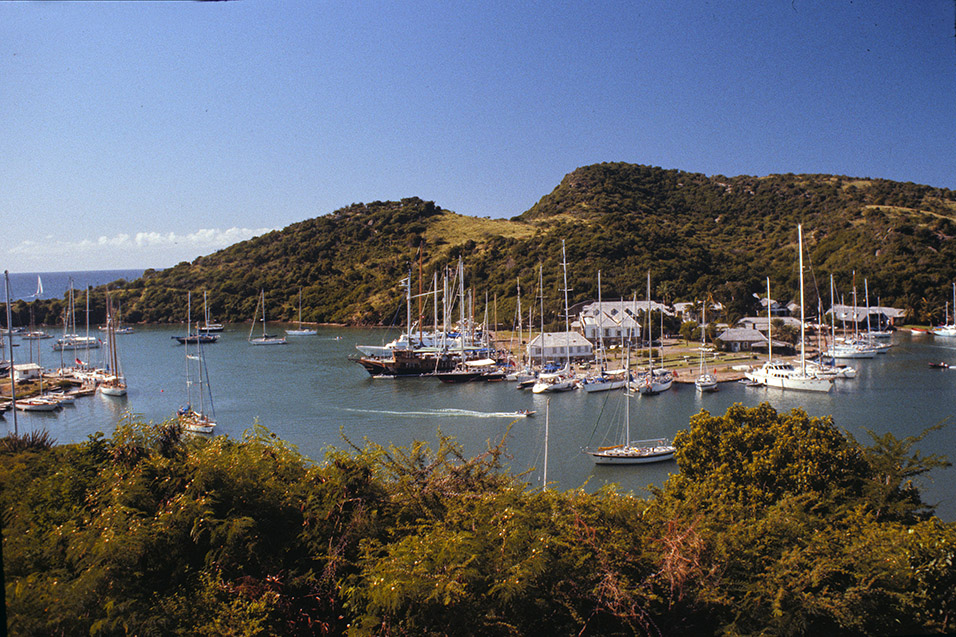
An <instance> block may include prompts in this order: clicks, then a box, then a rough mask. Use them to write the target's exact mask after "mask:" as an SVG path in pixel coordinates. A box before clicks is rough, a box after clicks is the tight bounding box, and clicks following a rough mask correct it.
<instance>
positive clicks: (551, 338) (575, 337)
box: [528, 332, 593, 347]
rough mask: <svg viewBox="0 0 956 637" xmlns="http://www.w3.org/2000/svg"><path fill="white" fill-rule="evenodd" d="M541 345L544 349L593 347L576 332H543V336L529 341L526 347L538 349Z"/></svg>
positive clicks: (540, 335)
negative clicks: (566, 346)
mask: <svg viewBox="0 0 956 637" xmlns="http://www.w3.org/2000/svg"><path fill="white" fill-rule="evenodd" d="M542 343H543V346H544V347H564V346H565V345H570V346H571V347H580V346H582V345H583V346H586V347H593V345H592V344H591V341H589V340H588V339H586V338H584V336H582V335H581V334H579V333H578V332H545V333H544V334H538V335H537V336H535V337H534V338H533V339H531V342H530V343H528V347H540V346H541V344H542Z"/></svg>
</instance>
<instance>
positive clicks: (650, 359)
mask: <svg viewBox="0 0 956 637" xmlns="http://www.w3.org/2000/svg"><path fill="white" fill-rule="evenodd" d="M644 323H645V324H646V325H647V373H649V374H650V373H651V372H652V371H653V369H654V340H653V338H651V271H650V270H648V271H647V313H646V316H645V317H644Z"/></svg>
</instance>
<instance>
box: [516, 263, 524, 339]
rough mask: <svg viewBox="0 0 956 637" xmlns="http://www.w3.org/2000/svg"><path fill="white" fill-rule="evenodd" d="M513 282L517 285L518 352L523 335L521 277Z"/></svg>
mask: <svg viewBox="0 0 956 637" xmlns="http://www.w3.org/2000/svg"><path fill="white" fill-rule="evenodd" d="M515 281H516V282H517V283H518V311H517V314H518V351H521V337H522V336H523V335H524V330H523V329H522V328H523V326H522V325H521V277H520V276H519V277H515Z"/></svg>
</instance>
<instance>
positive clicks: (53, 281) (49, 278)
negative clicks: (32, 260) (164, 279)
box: [0, 268, 147, 302]
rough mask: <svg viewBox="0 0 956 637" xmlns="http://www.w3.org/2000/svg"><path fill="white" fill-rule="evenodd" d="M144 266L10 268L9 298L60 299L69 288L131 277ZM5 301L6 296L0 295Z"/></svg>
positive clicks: (13, 299)
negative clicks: (54, 269) (57, 269)
mask: <svg viewBox="0 0 956 637" xmlns="http://www.w3.org/2000/svg"><path fill="white" fill-rule="evenodd" d="M146 270H147V268H134V269H122V270H64V271H60V272H10V273H9V277H10V290H9V292H10V300H11V301H19V300H24V301H31V300H33V299H62V298H63V297H64V296H65V295H66V293H67V292H68V291H69V289H70V280H71V279H72V281H73V289H74V290H79V291H82V290H84V289H85V288H86V287H87V286H92V287H96V286H99V285H105V284H107V283H112V282H113V281H118V280H120V279H124V280H126V281H132V280H134V279H138V278H139V277H141V276H143V273H144V272H146ZM37 277H39V280H40V281H41V282H42V285H43V291H42V293H40V294H39V295H37V294H36V292H37ZM0 302H6V296H4V297H3V298H2V299H0Z"/></svg>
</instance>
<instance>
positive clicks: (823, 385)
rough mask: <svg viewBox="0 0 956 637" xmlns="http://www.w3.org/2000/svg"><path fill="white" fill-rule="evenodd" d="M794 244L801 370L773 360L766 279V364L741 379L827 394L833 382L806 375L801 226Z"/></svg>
mask: <svg viewBox="0 0 956 637" xmlns="http://www.w3.org/2000/svg"><path fill="white" fill-rule="evenodd" d="M797 243H798V245H799V264H800V369H796V368H794V366H793V364H791V363H790V362H788V361H774V360H773V340H772V338H771V334H770V323H769V321H770V279H769V278H768V279H767V315H768V323H767V329H768V332H767V340H768V342H769V344H770V347H769V351H768V357H767V362H765V363H764V364H763V366H761V367H759V368H758V369H754V370H751V371H749V372H746V373H745V374H744V375H745V376H746V377H747V379H748V380H750V381H751V382H753V383H755V384H757V385H766V386H767V387H779V388H780V389H798V390H802V391H819V392H828V391H830V390H831V389H832V388H833V378H831V377H827V376H817V375H815V374H813V373H810V372H807V358H806V341H805V338H804V335H805V334H804V333H805V330H806V323H805V322H804V311H803V306H804V301H803V226H802V225H798V226H797Z"/></svg>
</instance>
